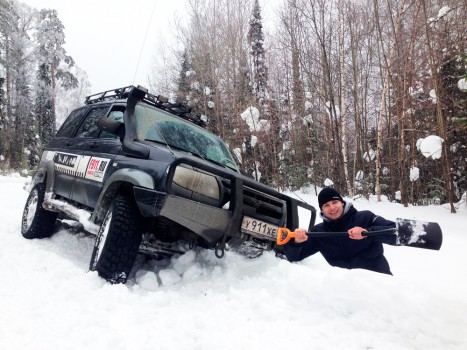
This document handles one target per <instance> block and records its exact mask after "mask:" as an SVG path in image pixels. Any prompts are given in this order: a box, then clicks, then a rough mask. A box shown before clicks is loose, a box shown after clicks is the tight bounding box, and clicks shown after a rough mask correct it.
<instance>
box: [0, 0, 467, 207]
mask: <svg viewBox="0 0 467 350" xmlns="http://www.w3.org/2000/svg"><path fill="white" fill-rule="evenodd" d="M185 9H186V13H185V14H184V16H183V17H180V18H174V23H175V25H174V29H175V33H176V39H177V40H174V41H170V42H169V43H166V44H164V45H160V46H159V47H158V50H159V54H158V55H157V57H156V58H155V63H154V67H153V68H152V73H151V75H150V76H148V80H147V84H148V86H149V87H150V90H151V92H153V93H155V94H162V95H165V96H169V97H170V99H171V100H172V101H180V102H182V103H184V104H187V105H189V106H190V107H191V108H192V110H193V112H194V113H197V114H201V115H204V116H205V117H206V118H207V120H208V128H209V129H210V130H211V131H212V132H214V133H215V134H217V135H219V136H220V137H221V138H222V139H223V140H224V141H225V142H226V143H227V144H228V145H229V147H230V149H231V151H232V153H233V154H234V155H235V156H236V157H237V159H238V162H239V164H240V167H241V168H242V170H243V171H244V172H245V173H246V174H248V175H249V176H251V177H254V178H256V179H258V180H259V181H261V182H264V183H267V184H269V185H271V186H273V187H276V188H278V189H281V190H283V189H291V190H295V189H298V188H300V187H303V186H310V185H311V186H319V187H322V186H333V187H335V188H336V189H338V190H339V191H341V192H342V193H344V194H346V195H348V196H350V197H355V196H366V197H367V196H369V195H370V194H376V195H377V196H378V198H379V197H380V196H382V195H384V196H387V197H388V198H389V199H390V200H395V201H400V202H401V203H403V204H404V205H408V204H414V205H425V204H432V203H450V204H451V211H452V212H455V207H454V205H453V204H454V203H456V202H458V201H460V200H465V196H466V194H465V193H466V190H467V178H466V173H467V171H466V159H467V149H466V145H465V143H466V142H465V141H466V133H467V124H466V120H467V118H466V116H467V47H466V43H467V24H466V22H465V17H466V14H467V1H466V0H449V1H446V0H445V1H439V0H394V1H389V0H367V1H358V0H332V1H330V0H282V1H281V3H280V5H279V6H278V10H277V11H276V13H275V14H274V18H273V19H271V20H272V21H273V23H274V25H273V28H274V30H273V31H271V32H266V31H265V30H264V27H263V22H262V21H263V19H262V13H261V7H260V4H259V3H258V0H236V1H231V0H187V2H186V7H185ZM65 32H66V30H65V27H64V26H63V24H62V22H61V21H60V19H59V14H58V13H57V11H55V10H53V9H41V10H37V9H34V8H31V7H30V6H28V5H27V4H25V3H22V2H20V1H17V0H0V170H2V171H4V172H8V171H10V170H12V169H13V170H15V171H21V172H23V173H24V174H25V175H26V174H30V172H31V171H33V170H34V168H35V166H36V165H37V163H38V161H39V157H40V154H41V151H42V149H43V148H44V147H45V146H46V145H47V143H48V141H49V140H50V138H51V137H53V135H54V134H55V132H56V130H57V128H58V127H59V126H60V124H61V123H62V122H63V120H64V119H65V118H66V116H67V114H68V113H69V112H70V111H71V109H73V108H74V107H77V106H80V105H82V103H83V102H84V99H85V96H86V95H89V94H91V85H90V82H89V81H88V78H87V74H86V72H85V71H83V70H82V69H80V68H79V67H78V65H79V62H78V65H75V62H74V60H73V58H72V57H71V56H70V55H68V54H67V52H66V50H65V48H64V45H65ZM96 64H101V63H99V62H96ZM110 88H116V87H109V89H110ZM96 92H98V91H92V93H96ZM433 145H435V146H437V147H433ZM433 150H434V151H433ZM316 188H317V187H315V190H316Z"/></svg>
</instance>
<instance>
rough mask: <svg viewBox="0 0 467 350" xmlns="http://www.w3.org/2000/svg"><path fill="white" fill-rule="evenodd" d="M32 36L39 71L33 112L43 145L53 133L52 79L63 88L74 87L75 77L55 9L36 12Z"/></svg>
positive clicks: (61, 26)
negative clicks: (35, 41)
mask: <svg viewBox="0 0 467 350" xmlns="http://www.w3.org/2000/svg"><path fill="white" fill-rule="evenodd" d="M38 20H39V23H38V29H37V32H36V39H37V41H38V43H39V46H38V57H39V72H38V86H37V99H36V113H41V114H37V115H38V117H39V132H40V136H41V140H42V142H43V144H44V145H46V144H47V143H48V141H49V140H50V138H51V136H52V135H54V134H55V129H56V126H55V123H56V115H55V90H56V81H57V80H59V81H60V83H61V85H62V86H63V87H64V88H65V89H66V90H68V89H72V88H76V87H77V86H78V81H77V79H76V78H75V76H74V75H73V74H72V73H71V72H70V71H69V69H70V68H71V67H72V66H73V65H74V61H73V58H72V57H70V56H68V55H67V54H66V50H65V48H64V47H63V45H64V44H65V33H64V26H63V24H62V22H61V21H60V19H59V18H58V14H57V11H56V10H47V9H43V10H41V11H40V13H39V18H38Z"/></svg>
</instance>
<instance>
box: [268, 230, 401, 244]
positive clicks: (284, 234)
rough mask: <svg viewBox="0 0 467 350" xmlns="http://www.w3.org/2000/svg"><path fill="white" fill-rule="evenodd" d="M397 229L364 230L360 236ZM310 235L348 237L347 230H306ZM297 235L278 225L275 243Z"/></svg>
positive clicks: (390, 232)
mask: <svg viewBox="0 0 467 350" xmlns="http://www.w3.org/2000/svg"><path fill="white" fill-rule="evenodd" d="M396 231H397V229H396V228H388V229H386V230H379V231H366V232H362V236H366V237H368V236H379V235H387V234H394V233H395V232H396ZM306 234H307V235H308V236H310V237H348V236H349V234H348V233H347V232H307V233H306ZM296 236H297V235H296V234H295V232H293V231H290V230H289V229H288V228H287V227H280V228H279V230H278V231H277V239H276V243H277V245H284V244H286V243H288V242H289V241H290V240H291V239H292V238H295V237H296Z"/></svg>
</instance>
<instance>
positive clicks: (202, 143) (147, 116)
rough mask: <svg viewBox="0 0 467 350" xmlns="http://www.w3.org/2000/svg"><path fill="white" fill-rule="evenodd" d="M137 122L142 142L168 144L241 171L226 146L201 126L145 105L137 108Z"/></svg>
mask: <svg viewBox="0 0 467 350" xmlns="http://www.w3.org/2000/svg"><path fill="white" fill-rule="evenodd" d="M135 119H136V135H137V138H138V139H139V140H145V141H152V142H158V143H163V144H168V145H169V146H170V147H175V148H178V149H181V150H183V151H186V152H189V153H191V154H193V155H195V156H198V157H201V158H203V159H207V160H210V161H212V162H214V163H217V164H221V165H224V166H227V167H230V168H232V169H235V170H238V167H237V164H236V163H235V161H234V160H233V158H232V155H231V154H230V152H229V150H228V148H227V146H226V145H225V144H224V142H222V140H221V139H220V138H218V137H217V136H215V135H214V134H211V133H210V132H208V131H207V130H205V129H203V128H201V127H199V126H196V125H194V124H192V123H190V122H187V121H185V120H183V119H181V118H179V117H176V116H173V115H171V114H169V113H166V112H164V111H162V110H159V109H155V108H151V107H149V106H145V105H143V104H138V105H136V109H135Z"/></svg>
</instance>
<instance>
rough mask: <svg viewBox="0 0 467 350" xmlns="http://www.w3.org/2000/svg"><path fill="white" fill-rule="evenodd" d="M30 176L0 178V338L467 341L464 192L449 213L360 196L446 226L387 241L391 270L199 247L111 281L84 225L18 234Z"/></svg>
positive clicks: (249, 345)
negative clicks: (423, 235) (417, 242)
mask: <svg viewBox="0 0 467 350" xmlns="http://www.w3.org/2000/svg"><path fill="white" fill-rule="evenodd" d="M25 182H26V179H24V178H20V177H18V176H16V177H15V176H9V177H5V176H0V196H1V197H0V219H1V222H2V226H1V229H0V237H1V244H0V278H1V284H0V344H1V345H0V348H1V349H6V350H13V349H18V350H19V349H21V350H27V349H31V350H39V349H44V350H45V349H60V350H68V349H112V350H118V349H190V350H191V349H203V350H204V349H235V350H238V349H248V350H250V349H294V350H297V349H317V350H320V349H332V350H336V349H345V350H351V349H358V350H369V349H374V350H381V349H388V350H395V349H423V350H427V349H443V350H449V349H456V350H464V349H467V332H466V331H467V207H466V205H465V203H464V204H462V205H461V207H460V208H459V212H458V214H450V212H449V210H448V209H447V208H446V207H444V206H430V207H409V208H403V207H402V206H401V205H399V204H394V203H388V202H385V203H377V202H376V201H366V200H357V201H355V203H354V204H355V206H356V208H357V209H370V210H372V211H373V212H375V213H377V214H379V215H382V216H384V217H385V218H388V219H393V220H394V219H396V218H397V217H402V218H413V219H416V220H425V221H436V222H438V223H439V224H440V225H441V228H442V229H443V233H444V242H443V247H442V248H441V250H440V251H430V250H425V249H417V248H409V247H392V246H386V249H385V251H386V257H387V258H388V260H389V263H390V265H391V269H392V272H393V273H394V276H387V275H382V274H377V273H373V272H369V271H365V270H344V269H339V268H333V267H331V266H329V265H328V264H327V263H326V261H325V260H324V259H323V258H322V257H321V255H319V254H317V255H314V256H312V257H309V258H308V259H306V260H305V261H302V262H299V263H293V264H291V263H289V262H287V261H285V260H281V259H278V258H276V257H275V256H274V254H272V253H265V254H263V255H262V256H261V257H259V258H257V259H252V260H249V259H247V258H245V257H243V256H240V255H237V254H235V253H231V252H230V253H229V252H228V253H227V254H226V256H225V258H224V259H221V260H219V259H217V258H215V256H214V252H213V251H205V250H197V251H192V252H189V253H187V254H185V255H183V256H181V257H179V258H174V259H172V261H167V262H165V263H156V262H154V261H152V262H151V261H146V262H145V261H143V259H139V261H138V262H137V269H136V270H137V271H136V274H135V275H136V276H137V278H133V279H131V280H130V281H129V283H127V284H126V285H109V284H107V283H105V282H104V281H103V280H102V279H100V278H99V277H98V276H97V274H96V273H94V272H89V271H88V264H89V259H90V256H91V250H92V246H93V243H94V239H93V238H92V237H91V236H88V235H85V234H84V233H82V232H73V230H70V229H68V230H66V229H64V228H59V229H58V230H57V232H56V233H55V234H54V236H52V238H50V239H43V240H26V239H24V238H22V236H21V233H20V219H21V214H22V210H23V205H24V202H25V200H26V197H27V193H26V192H25V191H24V190H23V189H22V187H23V184H24V183H25ZM299 196H300V197H301V198H303V199H305V200H307V201H309V202H310V203H311V204H313V205H315V206H317V200H316V197H315V196H314V195H311V194H306V193H302V192H300V193H299ZM301 219H303V220H306V217H303V218H302V216H301Z"/></svg>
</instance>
